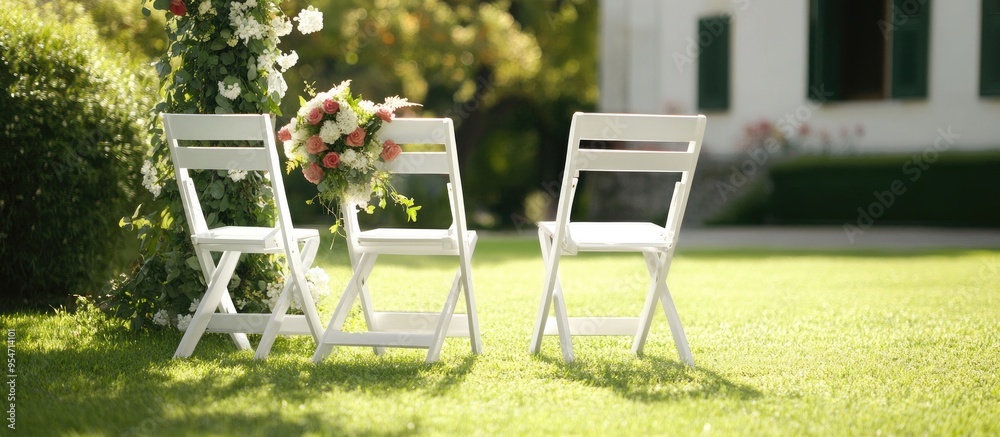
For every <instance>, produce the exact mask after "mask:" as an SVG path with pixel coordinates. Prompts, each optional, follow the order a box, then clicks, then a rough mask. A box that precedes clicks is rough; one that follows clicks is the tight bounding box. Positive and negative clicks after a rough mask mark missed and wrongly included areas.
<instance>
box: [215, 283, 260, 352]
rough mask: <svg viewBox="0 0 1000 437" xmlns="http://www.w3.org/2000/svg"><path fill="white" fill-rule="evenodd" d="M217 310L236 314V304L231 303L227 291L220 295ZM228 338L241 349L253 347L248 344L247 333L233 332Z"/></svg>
mask: <svg viewBox="0 0 1000 437" xmlns="http://www.w3.org/2000/svg"><path fill="white" fill-rule="evenodd" d="M219 312H220V313H226V314H236V313H237V312H238V311H237V310H236V305H235V304H233V298H232V297H231V296H229V293H224V294H223V295H222V301H220V302H219ZM248 332H249V331H248ZM229 338H231V339H232V340H233V344H235V345H236V349H239V350H241V351H248V350H252V349H253V347H252V346H250V340H248V339H247V335H246V334H245V333H242V332H234V333H231V334H229Z"/></svg>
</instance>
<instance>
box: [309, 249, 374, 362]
mask: <svg viewBox="0 0 1000 437" xmlns="http://www.w3.org/2000/svg"><path fill="white" fill-rule="evenodd" d="M374 266H375V257H374V256H369V255H368V254H365V255H362V256H361V259H360V260H359V261H358V267H357V268H355V270H354V275H352V276H351V279H350V281H348V283H347V287H345V288H344V294H343V295H342V296H341V297H340V301H339V302H338V303H337V308H336V309H334V311H333V315H332V316H330V323H329V324H327V326H326V331H325V332H324V333H323V337H322V338H321V339H320V341H319V343H318V344H317V345H316V352H315V353H314V354H313V362H315V363H319V362H322V361H323V359H324V358H326V357H327V356H328V355H330V352H332V351H333V345H332V344H330V343H329V342H328V337H330V336H331V335H332V334H333V333H335V332H339V331H341V330H342V329H343V328H344V322H345V321H346V320H347V316H348V314H350V312H351V307H352V306H354V300H355V299H356V298H357V297H358V295H359V294H360V293H361V292H362V287H364V281H363V278H367V277H368V273H369V272H371V269H372V267H374Z"/></svg>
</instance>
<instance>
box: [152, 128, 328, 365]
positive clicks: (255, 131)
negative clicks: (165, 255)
mask: <svg viewBox="0 0 1000 437" xmlns="http://www.w3.org/2000/svg"><path fill="white" fill-rule="evenodd" d="M163 127H164V130H165V133H166V136H167V143H168V144H169V146H170V156H171V159H172V160H173V164H174V169H175V170H176V175H177V184H178V186H179V188H180V193H181V201H182V202H183V204H184V214H185V217H186V218H187V223H188V228H189V229H190V231H191V242H192V243H193V244H194V250H195V254H196V255H197V257H198V263H199V264H200V265H201V270H202V273H203V274H204V275H205V282H206V283H207V284H208V287H207V290H206V292H205V295H204V296H203V297H202V298H201V301H200V302H199V304H198V309H197V310H196V311H195V313H194V315H193V316H192V318H191V322H190V324H189V325H188V328H187V330H186V331H185V332H184V337H183V338H182V339H181V343H180V345H179V346H178V347H177V352H176V353H174V357H175V358H177V357H188V356H190V355H191V353H192V352H194V348H195V346H197V344H198V341H199V340H200V339H201V337H202V335H203V334H204V333H205V332H206V331H207V332H221V333H228V334H230V336H231V337H232V339H233V342H235V343H236V346H237V347H238V348H239V349H241V350H249V349H251V347H250V343H249V342H248V341H247V336H246V334H263V336H262V338H261V340H260V343H258V345H257V351H256V354H255V357H256V358H266V357H267V355H268V353H269V352H270V350H271V346H272V345H273V344H274V339H275V337H276V336H277V335H278V334H282V335H293V334H295V335H299V334H310V335H312V336H313V339H314V340H319V336H320V333H321V332H322V330H323V327H322V325H321V324H320V320H319V316H318V315H317V313H316V306H315V303H314V302H313V300H312V296H311V295H310V293H309V285H308V283H307V282H306V277H305V273H306V270H307V269H309V267H310V266H311V265H312V263H313V260H314V259H315V258H316V251H317V249H318V248H319V232H318V231H317V230H315V229H301V228H299V229H296V228H294V227H293V226H292V219H291V216H290V215H289V212H288V201H287V199H286V196H285V187H284V183H283V182H282V178H281V167H280V164H279V161H278V154H277V148H276V147H275V142H274V129H273V128H272V123H271V118H270V116H269V115H266V114H261V115H256V114H255V115H190V114H163ZM181 141H198V142H199V144H201V142H212V143H219V142H221V144H210V145H208V146H187V147H185V146H182V145H181V144H179V142H181ZM235 141H252V142H261V143H263V147H259V146H258V147H254V146H251V145H247V146H232V145H231V144H232V143H233V142H235ZM225 142H230V146H226V145H225ZM191 170H210V171H215V170H242V171H266V172H268V174H269V177H270V180H271V190H272V191H273V193H274V203H275V207H276V213H277V214H276V215H277V219H276V220H275V223H274V226H272V227H251V226H218V227H213V228H209V226H208V222H207V221H206V218H205V215H204V213H203V211H202V207H201V203H200V200H199V197H198V190H197V189H196V188H195V183H194V181H193V180H192V179H191V175H190V171H191ZM300 244H301V245H302V247H301V249H300V247H299V245H300ZM220 252H221V257H220V258H219V261H218V264H216V263H215V261H214V260H213V258H212V254H213V253H220ZM243 253H262V254H282V255H284V257H285V260H286V262H287V265H288V277H287V278H286V279H285V286H284V289H283V290H282V291H281V295H280V296H279V298H278V301H277V303H276V304H275V307H274V309H273V310H272V312H271V313H270V314H237V312H236V307H235V306H234V305H233V300H232V297H231V296H230V295H229V291H228V290H227V288H226V287H227V285H228V284H229V281H230V280H231V279H232V276H233V272H234V271H235V269H236V265H237V263H238V262H239V259H240V255H241V254H243ZM293 295H294V297H295V298H297V299H299V302H300V303H301V307H302V312H303V313H304V314H303V315H288V314H286V312H287V311H288V307H289V305H290V304H291V299H292V297H293ZM216 308H218V310H219V312H218V313H216V312H215V309H216Z"/></svg>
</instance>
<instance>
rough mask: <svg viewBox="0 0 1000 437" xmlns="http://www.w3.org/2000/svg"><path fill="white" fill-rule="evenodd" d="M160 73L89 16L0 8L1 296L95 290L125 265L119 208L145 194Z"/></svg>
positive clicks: (18, 300) (24, 5) (33, 297)
mask: <svg viewBox="0 0 1000 437" xmlns="http://www.w3.org/2000/svg"><path fill="white" fill-rule="evenodd" d="M151 79H152V78H151V76H150V74H149V72H148V71H147V70H144V69H141V68H135V66H134V65H133V64H130V63H129V61H128V60H127V59H123V58H121V56H120V55H119V54H118V53H116V51H114V50H109V49H107V48H105V45H104V43H103V41H101V40H100V38H98V36H97V31H96V29H95V26H94V24H93V23H92V22H90V21H89V19H86V17H77V18H75V19H72V20H69V21H61V20H60V18H59V17H58V15H57V14H54V13H53V12H52V11H51V10H48V9H43V10H38V9H36V8H35V7H34V5H33V3H32V2H29V1H21V0H17V1H14V2H7V3H6V4H5V6H4V7H3V8H0V137H2V139H3V145H2V146H0V185H2V186H3V187H4V188H3V191H2V193H0V217H2V219H0V258H2V259H3V263H2V264H0V277H2V278H4V282H5V286H4V288H5V290H6V291H5V292H4V298H3V301H2V305H3V306H5V307H7V306H24V305H31V306H41V305H52V304H59V303H62V302H63V301H64V300H65V299H67V298H68V296H69V295H70V294H94V293H97V292H98V291H99V290H100V289H101V288H102V287H103V286H104V285H105V284H106V282H107V279H108V278H109V277H110V276H112V274H113V272H114V271H116V270H117V269H119V268H120V266H121V265H122V263H123V260H122V259H121V257H120V255H119V253H120V252H121V246H122V245H123V244H124V240H123V238H122V235H121V232H120V231H118V230H117V229H116V223H115V221H116V220H115V219H114V218H112V217H113V216H116V215H119V214H124V213H127V211H130V210H131V209H134V204H135V202H136V201H137V200H140V199H142V198H144V194H143V193H141V192H137V187H138V186H139V185H140V183H139V179H140V177H139V167H140V164H141V162H142V157H143V155H144V153H145V152H146V150H147V147H148V146H147V144H148V136H147V133H146V129H145V123H146V122H145V120H144V111H145V108H148V107H149V105H150V104H151V98H150V96H151V95H152V88H151V87H150V84H151V83H152V80H151Z"/></svg>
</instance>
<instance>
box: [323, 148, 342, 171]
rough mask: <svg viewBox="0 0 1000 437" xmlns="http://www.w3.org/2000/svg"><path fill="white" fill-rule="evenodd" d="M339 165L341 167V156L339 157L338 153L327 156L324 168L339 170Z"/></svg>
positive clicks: (324, 158)
mask: <svg viewBox="0 0 1000 437" xmlns="http://www.w3.org/2000/svg"><path fill="white" fill-rule="evenodd" d="M338 165H340V155H338V154H337V152H330V153H327V154H326V156H324V157H323V167H326V168H337V166H338Z"/></svg>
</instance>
